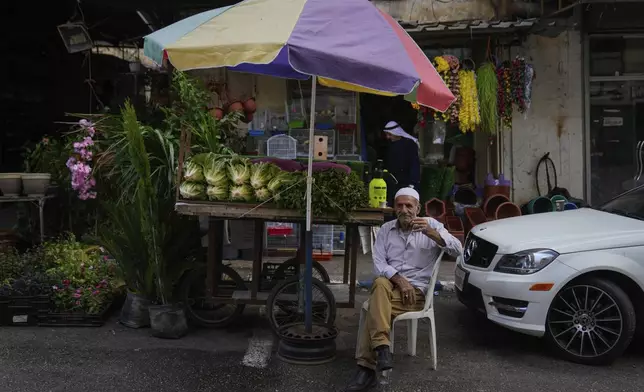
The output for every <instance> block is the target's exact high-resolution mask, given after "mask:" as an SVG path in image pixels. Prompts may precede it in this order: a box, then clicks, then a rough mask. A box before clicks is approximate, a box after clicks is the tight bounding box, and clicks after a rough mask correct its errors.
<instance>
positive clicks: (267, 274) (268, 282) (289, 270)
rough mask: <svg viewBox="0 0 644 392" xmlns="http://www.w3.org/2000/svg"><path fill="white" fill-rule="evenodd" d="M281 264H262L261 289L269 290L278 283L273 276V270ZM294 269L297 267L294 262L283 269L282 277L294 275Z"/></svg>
mask: <svg viewBox="0 0 644 392" xmlns="http://www.w3.org/2000/svg"><path fill="white" fill-rule="evenodd" d="M281 265H282V264H281V263H264V264H262V280H261V282H260V290H261V291H269V290H271V289H272V288H273V287H274V286H275V285H276V284H277V283H278V282H277V281H276V280H275V279H274V278H275V272H276V271H277V269H278V268H279V267H280V266H281ZM296 271H297V269H296V266H295V264H291V265H289V266H288V267H286V269H285V270H284V276H283V277H282V278H283V279H285V278H290V277H292V276H295V273H296Z"/></svg>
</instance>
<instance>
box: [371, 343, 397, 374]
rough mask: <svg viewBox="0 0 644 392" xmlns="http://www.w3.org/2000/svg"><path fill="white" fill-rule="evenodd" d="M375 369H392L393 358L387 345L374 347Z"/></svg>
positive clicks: (380, 370)
mask: <svg viewBox="0 0 644 392" xmlns="http://www.w3.org/2000/svg"><path fill="white" fill-rule="evenodd" d="M375 351H376V361H377V364H376V369H377V370H378V371H379V372H382V371H385V370H389V369H392V368H393V367H394V364H393V362H394V359H393V356H392V355H391V351H390V350H389V346H387V345H382V346H378V347H376V350H375Z"/></svg>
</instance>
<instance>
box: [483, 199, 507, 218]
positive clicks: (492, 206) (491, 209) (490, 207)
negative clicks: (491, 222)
mask: <svg viewBox="0 0 644 392" xmlns="http://www.w3.org/2000/svg"><path fill="white" fill-rule="evenodd" d="M509 201H510V199H509V198H508V197H507V196H505V195H503V194H501V193H497V194H496V195H492V196H490V197H488V198H487V199H486V200H485V204H483V212H484V213H485V216H486V217H487V218H488V219H496V210H497V208H499V206H500V205H501V204H503V203H507V202H509Z"/></svg>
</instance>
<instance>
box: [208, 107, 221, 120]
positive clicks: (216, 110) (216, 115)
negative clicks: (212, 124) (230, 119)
mask: <svg viewBox="0 0 644 392" xmlns="http://www.w3.org/2000/svg"><path fill="white" fill-rule="evenodd" d="M210 115H212V116H213V117H214V118H216V119H217V120H221V119H222V118H224V109H222V108H214V109H212V110H211V111H210Z"/></svg>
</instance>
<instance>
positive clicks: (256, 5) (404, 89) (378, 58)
mask: <svg viewBox="0 0 644 392" xmlns="http://www.w3.org/2000/svg"><path fill="white" fill-rule="evenodd" d="M144 53H145V55H146V56H148V57H150V58H151V59H152V60H154V61H155V62H157V63H159V64H161V63H162V62H163V60H164V59H165V58H167V59H168V60H169V61H170V63H172V65H173V66H174V67H175V68H177V69H179V70H184V71H185V70H191V69H203V68H219V67H229V68H230V69H232V70H236V71H242V72H250V73H256V74H264V75H270V76H276V77H282V78H293V79H306V78H308V77H310V76H317V77H318V80H319V81H320V83H321V84H323V85H326V86H330V87H337V88H341V89H344V90H350V91H357V92H366V93H372V94H379V95H389V96H393V95H405V94H410V93H415V94H416V100H417V102H418V103H419V104H421V105H424V106H427V107H431V108H433V109H436V110H439V111H445V110H447V108H449V106H450V105H451V104H452V102H454V100H455V98H454V95H453V94H452V93H451V92H450V90H449V88H448V87H447V86H445V83H444V82H443V80H442V79H441V77H440V76H439V75H438V73H437V72H436V70H435V69H434V67H433V66H432V64H431V62H430V60H429V59H428V58H427V57H426V56H425V54H424V53H423V52H422V51H421V50H420V48H419V47H418V46H417V45H416V43H415V42H414V41H413V39H412V38H411V37H409V35H408V34H407V33H406V32H405V30H404V29H403V28H402V27H401V26H400V25H399V24H398V23H397V22H396V21H395V20H393V19H392V18H391V17H390V16H389V15H388V14H386V13H384V12H382V11H380V10H379V9H378V8H376V7H375V6H373V5H372V4H371V3H370V2H369V1H368V0H245V1H242V2H240V3H238V4H236V5H233V6H229V7H223V8H218V9H215V10H211V11H207V12H203V13H200V14H197V15H194V16H191V17H189V18H187V19H184V20H181V21H179V22H177V23H174V24H172V25H170V26H167V27H165V28H163V29H161V30H158V31H156V32H154V33H152V34H150V35H148V36H146V37H145V46H144Z"/></svg>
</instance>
